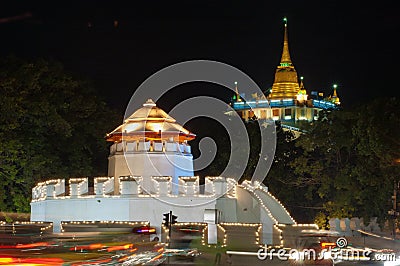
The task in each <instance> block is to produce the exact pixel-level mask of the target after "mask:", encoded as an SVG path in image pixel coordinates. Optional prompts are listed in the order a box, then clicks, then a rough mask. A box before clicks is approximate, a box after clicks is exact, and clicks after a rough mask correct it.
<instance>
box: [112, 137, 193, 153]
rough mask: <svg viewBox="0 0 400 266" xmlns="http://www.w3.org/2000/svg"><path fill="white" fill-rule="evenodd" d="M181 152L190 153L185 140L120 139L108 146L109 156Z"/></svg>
mask: <svg viewBox="0 0 400 266" xmlns="http://www.w3.org/2000/svg"><path fill="white" fill-rule="evenodd" d="M143 152H155V153H157V152H158V153H161V152H166V153H181V154H192V150H191V147H190V145H189V144H187V143H186V142H181V143H179V142H174V141H173V140H162V141H161V140H160V141H142V140H135V141H121V142H118V143H114V144H112V145H111V146H110V156H111V155H114V154H129V153H143Z"/></svg>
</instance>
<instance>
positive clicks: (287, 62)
mask: <svg viewBox="0 0 400 266" xmlns="http://www.w3.org/2000/svg"><path fill="white" fill-rule="evenodd" d="M283 21H284V23H285V35H284V38H283V51H282V57H281V66H291V65H292V60H291V59H290V54H289V40H288V33H287V18H286V17H284V18H283Z"/></svg>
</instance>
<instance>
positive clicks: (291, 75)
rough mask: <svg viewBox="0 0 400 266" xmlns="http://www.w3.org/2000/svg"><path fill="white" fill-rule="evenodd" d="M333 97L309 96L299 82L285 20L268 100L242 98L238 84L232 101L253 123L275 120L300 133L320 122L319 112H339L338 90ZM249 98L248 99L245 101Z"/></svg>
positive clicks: (257, 97)
mask: <svg viewBox="0 0 400 266" xmlns="http://www.w3.org/2000/svg"><path fill="white" fill-rule="evenodd" d="M333 87H334V88H333V89H334V91H333V95H332V96H329V97H326V98H324V97H323V93H320V92H316V91H312V92H311V95H309V94H308V92H307V90H306V88H305V86H304V81H303V78H302V77H301V78H300V79H299V77H298V75H297V71H296V69H295V67H294V65H293V63H292V59H291V57H290V53H289V39H288V27H287V20H286V18H285V19H284V38H283V49H282V56H281V61H280V64H279V65H278V67H277V69H276V71H275V78H274V83H273V85H272V88H271V89H270V90H268V91H267V92H266V93H265V94H266V95H265V97H266V100H265V97H259V96H257V95H255V97H248V98H246V97H243V95H241V94H240V93H239V90H238V87H237V83H236V94H235V95H234V96H233V97H232V102H231V105H232V107H233V109H234V110H235V111H236V112H237V113H239V115H240V116H241V117H242V118H243V119H244V120H246V121H248V120H251V119H271V118H272V119H273V120H276V121H280V122H281V124H282V126H283V127H284V128H289V129H293V130H296V131H299V130H301V123H303V122H305V121H306V122H312V121H313V120H317V119H318V115H319V111H321V110H329V109H338V107H339V105H340V100H339V97H338V95H337V91H336V89H337V86H336V85H334V86H333ZM245 98H246V99H245Z"/></svg>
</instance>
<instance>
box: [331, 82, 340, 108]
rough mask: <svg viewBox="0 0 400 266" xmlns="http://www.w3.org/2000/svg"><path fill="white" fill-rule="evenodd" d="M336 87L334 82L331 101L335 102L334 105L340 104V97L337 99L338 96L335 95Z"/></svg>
mask: <svg viewBox="0 0 400 266" xmlns="http://www.w3.org/2000/svg"><path fill="white" fill-rule="evenodd" d="M336 88H337V85H336V84H333V95H332V102H333V103H334V104H336V105H339V104H340V99H339V97H338V96H337V92H336Z"/></svg>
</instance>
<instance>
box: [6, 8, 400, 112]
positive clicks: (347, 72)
mask: <svg viewBox="0 0 400 266" xmlns="http://www.w3.org/2000/svg"><path fill="white" fill-rule="evenodd" d="M14 2H15V3H14ZM368 2H369V1H368ZM394 4H395V1H391V2H390V1H374V2H372V3H368V4H367V3H366V2H364V1H263V2H256V3H252V4H251V3H249V2H248V1H141V2H139V1H138V2H136V1H125V2H122V1H108V2H106V1H83V0H82V1H47V2H46V1H26V2H24V1H7V2H6V1H2V3H1V6H0V36H1V43H0V47H1V49H0V55H2V56H4V55H8V54H14V55H16V56H18V57H22V58H35V57H45V58H52V59H56V60H58V61H60V62H61V63H62V64H63V65H64V66H65V69H66V70H67V71H68V72H70V73H73V74H74V75H76V76H78V77H82V78H88V79H90V80H92V81H93V83H94V85H95V86H96V87H97V88H98V91H99V94H100V95H101V96H102V97H104V99H105V100H106V101H107V102H108V103H109V104H110V105H111V106H112V107H115V108H117V109H118V110H121V112H123V111H124V110H125V108H126V105H127V103H128V101H129V99H130V97H131V95H132V94H133V92H134V90H135V88H137V87H138V86H139V85H140V84H141V83H142V82H143V81H144V80H145V79H146V78H147V77H149V76H150V75H152V74H153V73H155V72H156V71H158V70H161V69H162V68H164V67H167V66H169V65H171V64H175V63H179V62H182V61H185V60H195V59H208V60H216V61H220V62H223V63H227V64H230V65H232V66H234V67H236V68H239V69H240V70H242V71H243V72H245V73H246V74H247V75H249V76H250V77H251V78H252V79H253V80H254V81H255V82H256V83H257V84H258V85H259V87H260V88H261V89H266V88H269V87H270V86H271V85H272V83H273V78H274V73H275V69H276V67H277V65H278V64H279V60H280V56H281V52H282V42H283V22H282V19H283V17H285V16H286V17H287V18H288V30H289V49H290V53H291V58H292V61H293V64H294V66H295V68H296V70H297V73H298V75H299V76H304V83H305V86H306V89H307V90H308V92H309V93H310V91H313V90H317V91H321V92H325V94H330V93H331V88H332V85H333V84H334V83H336V84H338V93H339V96H340V98H341V101H342V103H343V106H351V105H354V104H357V103H360V102H362V101H364V100H366V99H369V98H372V97H377V96H399V91H400V87H399V85H398V84H399V83H398V78H397V77H398V75H399V74H398V70H397V69H398V63H399V60H398V59H399V53H398V49H399V48H398V47H399V42H398V41H397V40H396V39H397V37H396V35H397V34H398V33H399V32H400V27H399V26H400V23H399V20H400V17H399V16H400V12H398V9H396V8H395V7H394ZM232 85H233V84H232ZM239 85H240V84H239ZM181 87H182V88H177V89H176V90H175V91H171V93H170V94H169V95H166V97H164V98H162V99H160V101H161V103H160V105H161V107H163V108H164V109H167V110H166V111H168V108H169V107H171V106H173V105H174V104H176V103H177V101H179V100H180V99H183V98H186V97H190V96H195V95H204V94H205V95H213V96H216V97H219V98H221V99H223V100H228V98H229V96H230V94H229V93H228V91H227V90H226V89H224V88H221V87H219V86H215V85H211V84H207V83H197V84H189V85H183V86H181Z"/></svg>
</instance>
